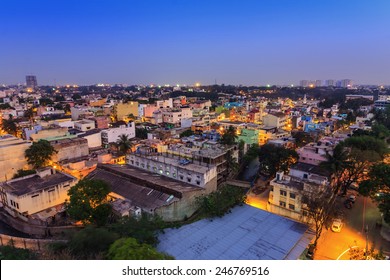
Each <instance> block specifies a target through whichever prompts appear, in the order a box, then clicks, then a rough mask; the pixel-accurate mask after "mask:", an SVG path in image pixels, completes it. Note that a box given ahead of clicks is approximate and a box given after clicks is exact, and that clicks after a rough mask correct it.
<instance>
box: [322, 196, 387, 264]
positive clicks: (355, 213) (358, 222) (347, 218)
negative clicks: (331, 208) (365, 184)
mask: <svg viewBox="0 0 390 280" xmlns="http://www.w3.org/2000/svg"><path fill="white" fill-rule="evenodd" d="M344 200H345V198H344V197H338V198H337V201H336V207H338V208H339V209H342V210H343V212H344V218H343V222H344V226H343V228H342V230H341V232H339V233H335V232H332V231H331V230H330V229H326V228H324V230H323V232H322V235H321V237H320V240H319V242H318V246H317V251H316V252H315V255H314V259H317V260H335V259H337V258H340V259H349V254H348V251H347V250H348V249H349V248H350V247H351V246H358V247H360V248H365V247H366V233H365V230H364V229H365V227H366V226H368V248H369V249H370V248H372V246H373V247H374V248H375V249H377V250H379V249H382V250H383V251H384V252H385V253H386V254H387V255H388V254H389V252H390V242H389V241H387V240H385V239H384V238H382V236H381V235H380V227H378V226H376V222H377V221H378V220H380V219H381V215H380V212H379V211H378V208H377V207H376V205H375V203H373V202H372V201H371V199H369V198H363V197H360V196H357V199H356V202H355V204H354V206H353V207H352V209H347V208H345V207H344V206H343V201H344ZM346 251H347V252H346ZM344 252H345V253H344ZM343 253H344V254H343Z"/></svg>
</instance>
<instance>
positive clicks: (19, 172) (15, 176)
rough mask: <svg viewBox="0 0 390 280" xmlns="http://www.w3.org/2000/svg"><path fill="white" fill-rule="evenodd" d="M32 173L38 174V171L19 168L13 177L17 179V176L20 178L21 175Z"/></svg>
mask: <svg viewBox="0 0 390 280" xmlns="http://www.w3.org/2000/svg"><path fill="white" fill-rule="evenodd" d="M32 174H36V171H35V170H23V169H19V170H18V171H17V172H16V174H15V175H14V176H13V177H12V179H16V178H20V177H24V176H28V175H32Z"/></svg>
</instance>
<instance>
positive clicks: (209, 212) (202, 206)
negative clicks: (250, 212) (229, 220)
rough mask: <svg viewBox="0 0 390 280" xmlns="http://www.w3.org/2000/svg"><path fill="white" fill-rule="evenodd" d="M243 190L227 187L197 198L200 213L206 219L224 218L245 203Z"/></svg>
mask: <svg viewBox="0 0 390 280" xmlns="http://www.w3.org/2000/svg"><path fill="white" fill-rule="evenodd" d="M245 199H246V197H245V192H244V190H243V189H241V188H238V187H234V186H230V185H226V186H223V187H222V188H220V189H218V190H216V191H214V192H212V193H210V194H208V195H206V196H199V197H197V198H196V204H197V206H198V207H199V212H200V213H201V214H202V215H204V216H206V217H222V216H223V215H225V214H226V212H228V211H229V209H230V208H232V207H233V206H235V205H237V204H241V203H243V202H244V201H245Z"/></svg>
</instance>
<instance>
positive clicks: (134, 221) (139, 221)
mask: <svg viewBox="0 0 390 280" xmlns="http://www.w3.org/2000/svg"><path fill="white" fill-rule="evenodd" d="M165 226H166V225H165V223H164V221H163V220H162V219H161V218H160V217H159V216H149V215H146V214H143V215H142V216H141V217H139V218H135V217H132V216H125V217H122V218H121V219H120V220H119V221H117V222H116V223H115V224H113V225H111V229H112V230H113V231H114V232H116V233H118V234H119V235H120V236H121V237H133V238H135V239H136V240H137V241H138V242H139V243H147V244H150V245H153V246H155V245H156V244H157V243H158V239H157V233H158V231H160V230H162V229H163V228H164V227H165Z"/></svg>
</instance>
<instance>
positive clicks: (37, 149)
mask: <svg viewBox="0 0 390 280" xmlns="http://www.w3.org/2000/svg"><path fill="white" fill-rule="evenodd" d="M55 153H57V151H56V150H55V149H54V148H53V146H52V145H50V143H49V142H48V141H46V140H43V139H41V140H39V141H38V142H34V143H33V144H32V145H31V146H30V147H29V148H28V149H27V150H26V151H25V153H24V155H25V157H26V159H27V163H28V164H30V165H32V166H33V167H34V168H35V169H36V168H39V167H43V166H46V165H47V163H48V161H49V160H50V159H51V157H52V156H53V155H54V154H55Z"/></svg>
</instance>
